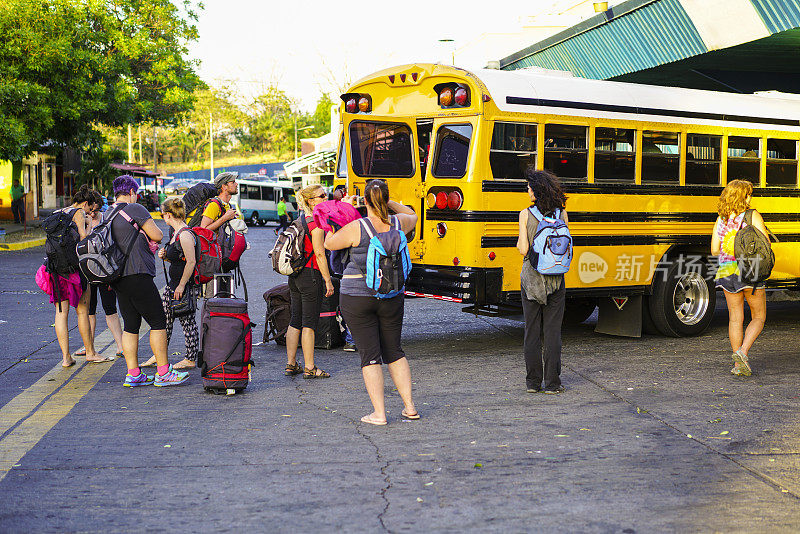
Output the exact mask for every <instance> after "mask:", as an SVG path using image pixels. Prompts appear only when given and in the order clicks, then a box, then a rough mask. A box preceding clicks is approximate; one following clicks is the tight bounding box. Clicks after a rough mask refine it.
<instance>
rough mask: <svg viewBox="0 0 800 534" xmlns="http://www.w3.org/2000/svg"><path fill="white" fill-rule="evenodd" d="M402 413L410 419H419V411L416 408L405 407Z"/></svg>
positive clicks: (404, 417)
mask: <svg viewBox="0 0 800 534" xmlns="http://www.w3.org/2000/svg"><path fill="white" fill-rule="evenodd" d="M400 415H402V416H403V419H410V420H412V421H416V420H417V419H419V412H417V410H416V408H411V409H410V410H409V409H408V408H403V411H402V412H400Z"/></svg>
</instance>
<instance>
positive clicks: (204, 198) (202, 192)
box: [183, 182, 218, 228]
mask: <svg viewBox="0 0 800 534" xmlns="http://www.w3.org/2000/svg"><path fill="white" fill-rule="evenodd" d="M217 192H218V191H217V188H216V187H215V186H214V184H212V183H209V182H201V183H199V184H195V185H193V186H192V187H190V188H189V190H188V191H186V193H184V195H183V205H184V206H185V207H186V214H187V215H188V214H190V213H192V212H194V215H192V218H191V219H189V221H188V222H187V224H188V225H189V228H193V227H195V226H200V221H202V220H203V210H204V209H205V207H206V206H207V205H208V201H209V200H211V199H212V198H214V197H215V196H217Z"/></svg>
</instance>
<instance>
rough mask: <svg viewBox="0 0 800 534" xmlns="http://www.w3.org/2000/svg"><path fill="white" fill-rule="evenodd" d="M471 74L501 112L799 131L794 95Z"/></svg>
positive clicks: (799, 104) (799, 105) (799, 106)
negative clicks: (484, 88)
mask: <svg viewBox="0 0 800 534" xmlns="http://www.w3.org/2000/svg"><path fill="white" fill-rule="evenodd" d="M473 73H474V74H475V76H476V77H477V78H478V79H480V80H481V82H483V84H484V85H485V86H486V88H487V90H488V91H489V95H490V96H491V98H492V100H493V101H494V103H495V105H497V107H498V108H499V109H500V110H501V111H507V112H517V113H547V114H564V115H574V116H585V117H598V118H609V119H627V120H631V119H635V120H648V121H654V122H666V123H675V124H708V125H715V126H728V127H734V128H750V129H752V128H759V129H770V130H781V131H790V132H800V100H799V99H798V98H797V97H796V96H794V95H786V96H783V95H776V94H771V95H769V96H767V95H743V94H736V93H724V92H715V91H702V90H698V89H684V88H677V87H662V86H657V85H641V84H634V83H624V82H612V81H605V80H589V79H585V78H575V77H567V76H564V74H563V73H560V72H558V71H554V72H548V71H546V70H543V69H536V70H532V71H526V70H525V69H521V70H515V71H501V70H493V69H481V70H477V71H474V72H473ZM559 104H561V105H559Z"/></svg>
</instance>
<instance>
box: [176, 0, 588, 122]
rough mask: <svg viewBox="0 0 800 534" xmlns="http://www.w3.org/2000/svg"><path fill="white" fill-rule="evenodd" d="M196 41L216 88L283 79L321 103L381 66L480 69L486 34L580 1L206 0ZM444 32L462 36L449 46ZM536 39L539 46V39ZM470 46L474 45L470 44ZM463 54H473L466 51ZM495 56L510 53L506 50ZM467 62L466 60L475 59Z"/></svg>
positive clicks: (244, 89)
mask: <svg viewBox="0 0 800 534" xmlns="http://www.w3.org/2000/svg"><path fill="white" fill-rule="evenodd" d="M204 3H205V9H204V10H203V11H202V12H201V13H200V20H199V22H198V30H199V33H200V38H199V41H198V42H197V43H194V44H193V45H192V46H191V48H190V53H191V55H192V57H194V58H196V59H199V60H200V62H201V64H200V67H199V73H200V76H201V77H202V78H203V79H204V80H205V81H206V82H207V83H209V84H210V85H212V86H214V87H219V86H220V85H228V84H234V85H235V86H236V87H237V89H238V90H239V92H240V94H242V95H243V96H244V97H245V98H248V97H252V96H255V95H257V94H259V93H260V92H261V90H262V89H263V88H265V87H267V86H269V85H270V84H274V85H277V86H278V87H279V88H280V89H283V90H284V91H285V92H286V93H287V94H288V95H290V96H291V97H293V98H296V99H297V100H298V101H299V104H300V108H301V109H303V110H305V111H311V110H313V108H314V106H315V104H316V101H317V98H318V97H319V95H320V94H321V93H322V92H323V91H324V92H328V93H329V94H330V95H331V96H332V97H333V98H335V97H336V96H337V95H338V94H340V91H341V90H342V89H343V88H344V87H346V85H347V83H348V82H354V81H356V80H358V79H360V78H362V77H364V76H366V75H368V74H370V73H372V72H375V71H377V70H380V69H383V68H386V67H391V66H393V65H402V64H406V63H413V62H446V63H450V62H451V57H452V56H451V54H452V53H453V52H454V51H455V52H456V64H457V65H459V66H463V67H467V68H480V67H484V66H485V64H486V59H492V58H483V57H481V55H482V54H481V51H480V50H477V51H476V50H475V47H474V46H472V47H470V46H469V44H470V42H472V43H474V41H475V39H476V38H478V37H479V36H480V35H481V34H482V33H485V32H504V31H514V29H515V28H519V27H521V24H520V17H525V16H531V15H536V14H537V13H542V12H546V11H553V10H556V11H558V10H560V9H561V8H562V7H563V8H566V9H568V8H569V7H571V6H574V5H575V4H581V3H585V2H581V1H579V0H527V1H524V0H484V1H474V0H445V1H431V0H399V1H384V0H362V1H353V2H340V1H330V0H329V1H322V0H290V1H286V0H280V1H278V0H263V1H258V0H205V2H204ZM440 39H453V43H441V42H439V40H440ZM529 44H533V43H529ZM467 49H469V51H467ZM461 52H463V53H461ZM493 59H500V58H499V57H497V58H493ZM465 63H466V64H465Z"/></svg>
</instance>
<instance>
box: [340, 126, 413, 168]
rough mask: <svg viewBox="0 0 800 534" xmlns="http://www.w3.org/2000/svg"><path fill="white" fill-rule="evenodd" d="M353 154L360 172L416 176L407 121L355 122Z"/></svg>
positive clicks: (351, 127) (351, 132)
mask: <svg viewBox="0 0 800 534" xmlns="http://www.w3.org/2000/svg"><path fill="white" fill-rule="evenodd" d="M350 158H351V160H352V165H353V172H354V173H356V175H358V176H380V177H392V176H394V177H410V176H413V175H414V160H413V159H412V152H411V129H410V128H409V127H408V126H406V125H405V124H395V123H387V122H362V121H355V122H352V123H350Z"/></svg>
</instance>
